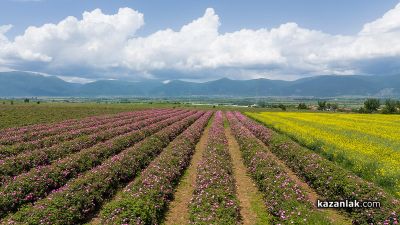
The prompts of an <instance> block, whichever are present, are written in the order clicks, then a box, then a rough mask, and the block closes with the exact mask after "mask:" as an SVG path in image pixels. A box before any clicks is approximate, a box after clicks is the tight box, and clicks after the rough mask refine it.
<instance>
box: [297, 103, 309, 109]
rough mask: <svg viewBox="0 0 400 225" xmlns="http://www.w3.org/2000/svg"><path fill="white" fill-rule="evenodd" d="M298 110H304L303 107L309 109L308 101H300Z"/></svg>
mask: <svg viewBox="0 0 400 225" xmlns="http://www.w3.org/2000/svg"><path fill="white" fill-rule="evenodd" d="M297 109H298V110H302V109H308V107H307V105H306V103H299V105H298V106H297Z"/></svg>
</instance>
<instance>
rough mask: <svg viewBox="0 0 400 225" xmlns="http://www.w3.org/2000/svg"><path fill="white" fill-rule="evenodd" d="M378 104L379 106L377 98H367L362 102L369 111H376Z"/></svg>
mask: <svg viewBox="0 0 400 225" xmlns="http://www.w3.org/2000/svg"><path fill="white" fill-rule="evenodd" d="M380 106H381V103H380V101H379V99H375V98H369V99H367V100H365V102H364V108H365V110H366V111H367V112H369V113H371V112H375V111H377V110H378V109H379V107H380Z"/></svg>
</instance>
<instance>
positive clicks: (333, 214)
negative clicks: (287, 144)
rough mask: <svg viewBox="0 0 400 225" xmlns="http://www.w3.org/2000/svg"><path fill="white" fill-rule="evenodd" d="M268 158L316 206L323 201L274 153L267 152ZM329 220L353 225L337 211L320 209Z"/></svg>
mask: <svg viewBox="0 0 400 225" xmlns="http://www.w3.org/2000/svg"><path fill="white" fill-rule="evenodd" d="M259 143H260V144H262V145H265V144H264V143H263V142H262V141H261V140H259ZM267 154H268V156H269V157H270V158H271V160H273V161H275V162H277V163H278V164H279V165H280V166H281V167H282V168H283V169H284V170H285V172H286V174H287V175H288V176H289V177H290V178H291V179H292V180H293V181H294V182H295V183H296V184H297V185H299V186H300V187H301V188H303V190H304V191H305V192H306V193H307V196H308V199H309V200H310V201H311V202H312V203H313V204H314V206H315V204H316V202H317V199H322V198H321V197H320V196H319V195H318V194H317V193H316V192H315V191H314V189H312V188H311V187H310V186H309V185H308V184H307V183H306V182H304V181H302V180H301V179H300V178H299V177H298V176H297V175H296V174H295V173H294V172H293V171H292V170H291V169H290V168H289V167H288V166H286V164H285V163H284V162H283V161H282V160H280V159H279V158H278V157H277V156H275V154H273V153H272V152H270V151H268V152H267ZM320 211H322V212H323V213H324V214H325V215H326V216H327V218H329V219H330V220H331V221H332V222H333V223H334V224H340V225H351V224H352V221H351V220H350V219H349V218H347V217H346V216H344V215H342V214H340V213H339V212H338V211H337V210H334V209H320Z"/></svg>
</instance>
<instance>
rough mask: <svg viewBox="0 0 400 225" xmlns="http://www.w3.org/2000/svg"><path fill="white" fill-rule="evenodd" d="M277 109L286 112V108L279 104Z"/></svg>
mask: <svg viewBox="0 0 400 225" xmlns="http://www.w3.org/2000/svg"><path fill="white" fill-rule="evenodd" d="M278 107H279V108H280V109H282V111H286V106H285V105H284V104H279V105H278Z"/></svg>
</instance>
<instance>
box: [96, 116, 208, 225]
mask: <svg viewBox="0 0 400 225" xmlns="http://www.w3.org/2000/svg"><path fill="white" fill-rule="evenodd" d="M211 115H212V113H211V112H207V113H206V114H204V115H203V116H202V117H201V118H200V119H199V120H197V121H196V122H195V123H194V124H192V125H191V126H190V127H189V128H188V129H187V130H186V131H185V132H183V133H182V134H181V135H180V136H178V137H177V138H176V139H175V140H174V141H173V142H171V143H170V144H169V146H168V147H167V148H166V149H165V150H164V151H163V152H162V153H161V154H160V155H159V156H158V157H157V158H156V159H155V160H154V161H153V162H152V163H151V164H150V165H149V166H148V167H147V168H146V169H145V170H144V171H143V172H142V174H141V176H140V177H138V178H137V179H135V180H134V181H132V182H131V183H130V184H128V185H127V186H126V187H125V188H124V190H123V191H122V192H120V193H119V194H118V195H117V197H116V199H115V200H113V201H111V202H109V203H108V204H106V205H105V206H104V207H103V208H102V210H101V211H100V224H159V223H161V222H162V220H163V217H164V212H165V210H166V208H167V205H168V203H169V202H170V201H171V200H172V196H173V194H174V190H175V187H176V185H177V184H178V182H179V179H180V178H181V177H182V174H183V172H184V170H185V169H186V168H187V167H188V165H189V164H190V159H191V157H192V155H193V153H194V150H195V147H196V143H197V142H198V141H199V140H200V137H201V135H202V133H203V130H204V127H205V126H206V125H207V123H208V121H209V119H210V117H211Z"/></svg>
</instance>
